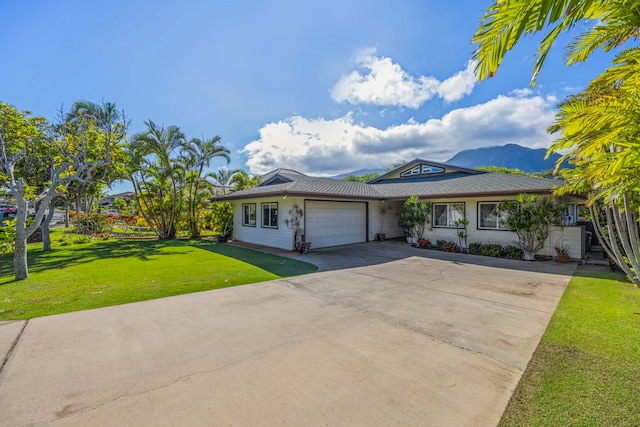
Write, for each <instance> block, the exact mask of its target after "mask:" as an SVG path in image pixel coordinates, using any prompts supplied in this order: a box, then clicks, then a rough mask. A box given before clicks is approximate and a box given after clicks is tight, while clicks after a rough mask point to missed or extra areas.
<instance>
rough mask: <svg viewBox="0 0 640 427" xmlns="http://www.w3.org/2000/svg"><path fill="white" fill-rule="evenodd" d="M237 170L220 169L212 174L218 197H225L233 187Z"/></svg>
mask: <svg viewBox="0 0 640 427" xmlns="http://www.w3.org/2000/svg"><path fill="white" fill-rule="evenodd" d="M236 171H237V169H226V168H220V169H218V171H217V172H211V173H210V174H209V176H210V177H211V179H213V185H214V187H215V192H216V195H220V194H221V195H225V194H227V190H228V189H229V187H231V178H233V174H235V173H236Z"/></svg>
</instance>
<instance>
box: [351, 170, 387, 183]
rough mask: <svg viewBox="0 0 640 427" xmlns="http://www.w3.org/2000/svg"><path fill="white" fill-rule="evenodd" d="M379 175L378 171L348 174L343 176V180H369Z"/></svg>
mask: <svg viewBox="0 0 640 427" xmlns="http://www.w3.org/2000/svg"><path fill="white" fill-rule="evenodd" d="M379 176H380V174H379V173H376V172H373V173H366V174H364V175H349V176H345V177H344V178H343V180H345V181H356V182H369V181H371V180H372V179H376V178H377V177H379Z"/></svg>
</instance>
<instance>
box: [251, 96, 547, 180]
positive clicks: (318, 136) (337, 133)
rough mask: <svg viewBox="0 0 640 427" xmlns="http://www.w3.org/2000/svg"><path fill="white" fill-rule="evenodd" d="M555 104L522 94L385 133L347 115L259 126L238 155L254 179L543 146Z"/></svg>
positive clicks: (391, 129) (499, 97)
mask: <svg viewBox="0 0 640 427" xmlns="http://www.w3.org/2000/svg"><path fill="white" fill-rule="evenodd" d="M553 106H554V101H553V97H551V98H549V97H543V96H539V95H536V96H533V95H530V94H529V95H527V94H526V93H525V92H520V93H518V94H517V95H512V96H498V97H497V98H495V99H492V100H490V101H488V102H486V103H484V104H479V105H475V106H472V107H468V108H459V109H454V110H452V111H450V112H448V113H447V114H445V115H444V116H442V117H441V118H435V119H430V120H427V121H426V122H419V121H416V120H413V119H411V120H408V121H407V122H406V123H402V124H400V125H396V126H391V127H388V128H386V129H378V128H375V127H372V126H367V125H365V124H363V123H358V122H356V121H355V120H354V118H353V116H352V115H351V114H347V115H345V116H343V117H340V118H337V119H332V120H327V119H324V118H315V119H309V118H305V117H301V116H294V117H291V118H288V119H286V120H282V121H279V122H277V123H269V124H267V125H265V126H264V127H262V129H260V137H259V139H257V140H255V141H253V142H251V143H249V144H248V145H246V146H245V148H244V149H243V152H244V153H245V154H246V155H247V157H248V161H247V165H248V167H249V169H250V170H251V172H252V173H254V174H263V173H266V172H269V171H271V170H273V169H276V168H279V167H285V168H291V169H295V170H298V171H300V172H303V173H308V174H311V175H317V176H323V175H324V176H331V175H336V174H339V173H344V172H349V171H353V170H357V169H361V168H378V167H387V166H389V165H391V164H392V163H393V162H395V161H398V160H402V159H405V160H410V159H413V158H416V157H419V158H424V159H429V160H433V161H447V160H448V159H450V158H451V157H453V156H454V155H455V154H456V153H457V152H459V151H461V150H465V149H470V148H478V147H491V146H496V145H504V144H507V143H515V144H520V145H523V146H526V147H531V148H547V147H549V145H550V144H551V141H552V139H553V138H552V137H551V136H550V135H548V134H547V132H546V129H547V127H548V126H549V124H551V122H552V121H553V119H554V114H555V112H554V109H553Z"/></svg>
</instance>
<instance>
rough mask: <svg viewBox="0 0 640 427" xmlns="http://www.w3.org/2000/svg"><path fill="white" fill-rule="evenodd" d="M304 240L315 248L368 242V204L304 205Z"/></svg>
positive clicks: (309, 203)
mask: <svg viewBox="0 0 640 427" xmlns="http://www.w3.org/2000/svg"><path fill="white" fill-rule="evenodd" d="M304 211H305V215H304V218H305V240H307V241H308V242H311V244H312V246H313V247H314V248H326V247H329V246H340V245H349V244H353V243H363V242H366V241H367V203H366V202H334V201H332V202H329V201H320V200H306V201H305V210H304Z"/></svg>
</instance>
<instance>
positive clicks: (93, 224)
mask: <svg viewBox="0 0 640 427" xmlns="http://www.w3.org/2000/svg"><path fill="white" fill-rule="evenodd" d="M71 223H72V224H73V225H74V228H75V232H76V233H78V234H86V235H88V236H97V235H101V234H105V233H108V232H110V231H111V225H109V223H108V221H107V219H106V217H105V216H104V215H101V214H99V213H90V214H85V213H79V214H76V215H75V216H74V217H73V219H72V220H71Z"/></svg>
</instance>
